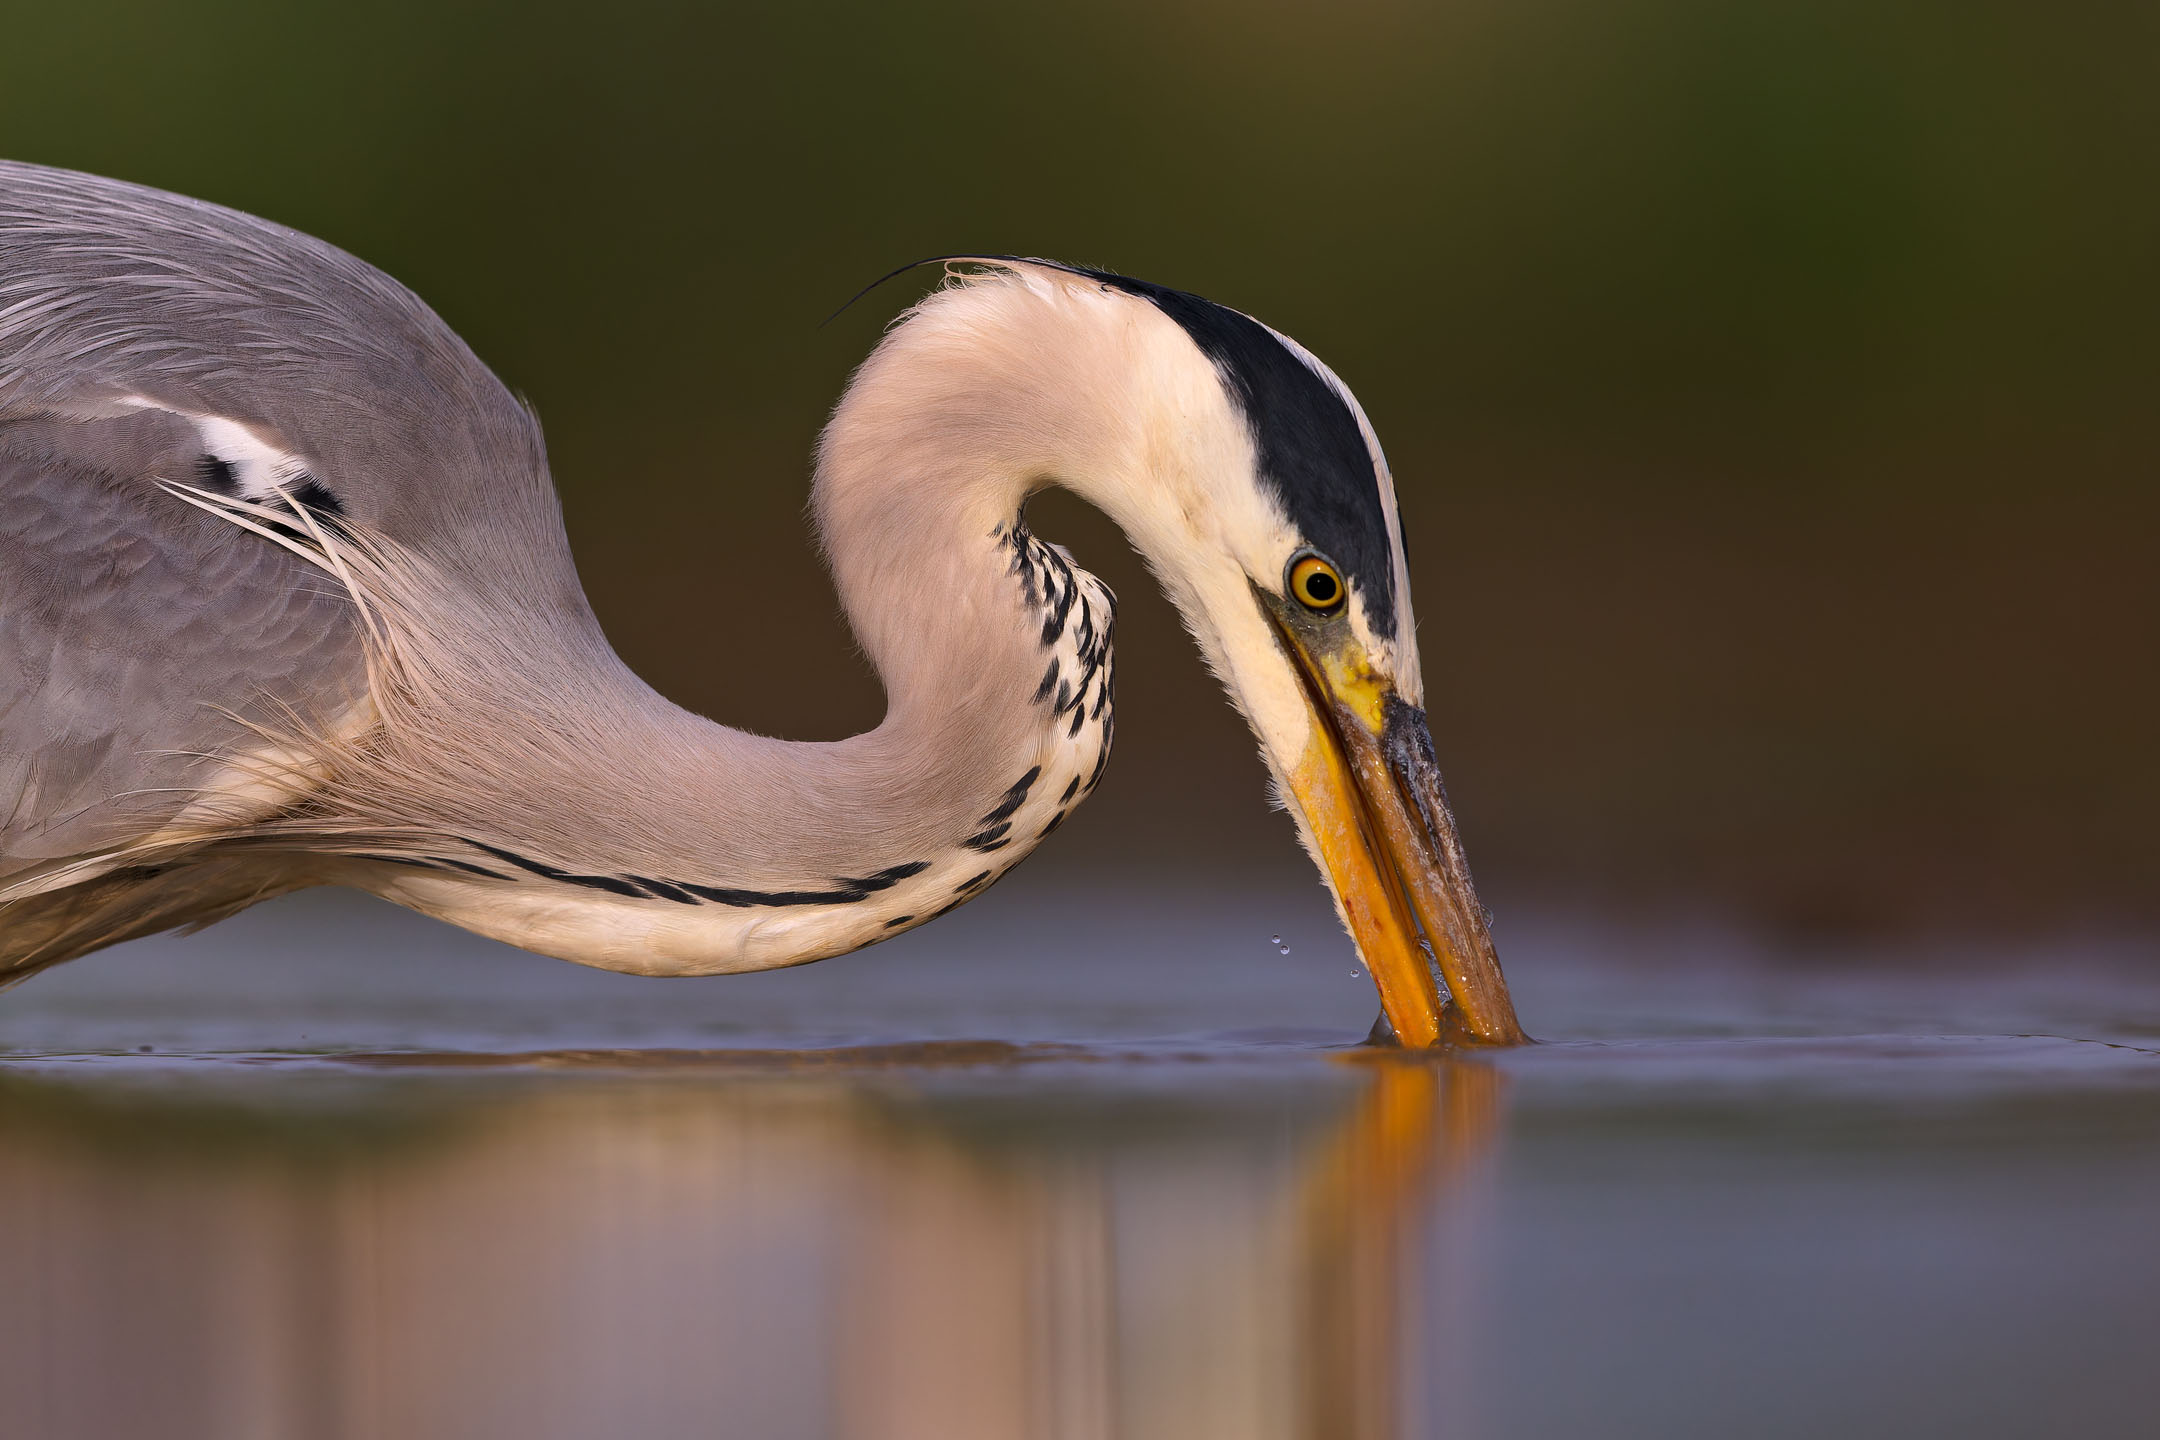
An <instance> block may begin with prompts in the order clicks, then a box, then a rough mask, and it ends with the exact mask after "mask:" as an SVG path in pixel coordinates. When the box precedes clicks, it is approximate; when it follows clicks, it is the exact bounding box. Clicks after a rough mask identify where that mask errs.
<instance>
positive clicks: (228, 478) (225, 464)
mask: <svg viewBox="0 0 2160 1440" xmlns="http://www.w3.org/2000/svg"><path fill="white" fill-rule="evenodd" d="M195 481H196V483H197V484H199V485H201V486H202V488H203V489H205V490H215V491H217V493H218V494H220V495H231V494H235V493H237V492H238V491H239V489H240V477H239V476H238V475H236V474H234V473H233V467H232V462H231V461H229V460H221V459H219V458H218V457H217V456H215V455H205V456H203V457H202V459H200V460H198V461H196V462H195ZM367 858H368V859H370V860H382V859H387V858H388V857H387V856H382V855H370V856H368V857H367Z"/></svg>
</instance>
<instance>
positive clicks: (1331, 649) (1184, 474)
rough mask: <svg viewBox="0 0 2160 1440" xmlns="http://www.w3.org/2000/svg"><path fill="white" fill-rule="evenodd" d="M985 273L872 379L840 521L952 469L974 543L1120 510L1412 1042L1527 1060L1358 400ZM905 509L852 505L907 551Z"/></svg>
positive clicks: (1108, 278)
mask: <svg viewBox="0 0 2160 1440" xmlns="http://www.w3.org/2000/svg"><path fill="white" fill-rule="evenodd" d="M975 263H977V264H979V265H982V266H984V267H986V268H985V269H983V270H980V271H976V272H972V273H969V274H961V275H956V276H955V277H954V278H955V280H956V281H957V282H958V283H957V284H956V285H955V286H953V287H949V288H947V289H945V290H942V291H940V292H938V293H937V294H934V295H933V296H932V297H931V298H930V299H928V300H926V301H924V302H923V303H922V304H921V305H919V306H918V307H917V308H916V309H915V310H914V311H913V312H912V313H911V315H910V316H909V317H908V318H907V320H906V321H905V322H904V323H903V324H902V325H900V326H897V327H896V328H895V329H894V330H893V331H892V332H890V333H889V334H888V336H887V339H886V341H885V343H884V344H883V345H881V346H880V348H879V352H878V354H877V355H875V356H873V357H872V359H871V361H870V362H869V363H868V364H867V365H866V366H865V368H864V371H863V372H862V373H861V376H860V377H859V378H858V383H857V386H856V387H855V389H854V390H853V391H852V392H851V394H850V397H849V398H848V399H847V400H846V401H844V402H843V404H842V408H841V411H840V414H839V415H838V416H836V419H835V422H834V425H833V426H832V427H831V428H830V429H829V430H828V432H827V440H826V450H825V452H824V454H825V456H826V459H827V460H828V461H831V460H834V459H835V458H840V457H844V456H845V455H846V454H847V453H848V452H849V449H850V447H854V448H861V449H863V450H864V451H865V452H866V454H867V453H871V452H874V454H875V461H874V463H871V462H868V461H866V462H865V463H861V464H832V465H828V466H827V474H826V478H824V479H821V487H822V488H821V495H822V496H823V497H824V500H823V503H825V504H826V505H828V506H832V507H835V508H837V506H839V505H840V504H842V503H844V501H845V498H846V496H847V494H848V493H849V492H848V491H846V490H845V489H844V488H843V477H844V476H846V475H850V474H860V475H861V476H864V477H870V476H873V475H876V474H880V473H886V472H890V471H893V470H895V469H897V470H899V471H901V472H903V473H906V472H908V471H911V470H913V469H916V468H918V467H920V468H925V469H928V468H934V467H936V466H937V465H939V464H945V465H947V466H953V465H957V466H958V467H959V468H960V469H961V470H962V471H963V472H964V473H965V474H968V475H979V476H982V477H985V484H984V486H983V487H982V488H981V489H980V490H979V491H978V490H977V489H975V488H971V487H970V486H968V485H965V484H963V485H961V486H959V487H958V493H962V494H966V495H977V494H979V495H980V496H981V497H982V498H981V503H982V504H983V505H984V506H985V507H987V508H986V510H985V512H984V516H983V517H981V518H980V519H978V521H977V522H975V523H981V520H982V519H987V518H988V516H989V514H990V513H992V512H995V511H998V510H999V507H1004V506H1009V505H1011V504H1013V503H1014V497H1013V495H1012V493H1011V492H1010V491H1009V490H1007V489H1005V488H1004V486H1006V485H1007V484H1012V485H1017V486H1018V487H1019V491H1020V497H1021V498H1022V499H1024V496H1025V493H1026V492H1027V491H1029V490H1032V489H1035V488H1039V487H1041V486H1046V485H1062V486H1064V487H1066V488H1069V489H1071V490H1073V491H1074V492H1076V493H1077V494H1079V495H1080V496H1081V497H1082V498H1083V499H1086V500H1088V501H1090V502H1092V503H1093V504H1095V505H1096V506H1097V507H1099V508H1100V509H1102V510H1103V511H1104V512H1105V513H1107V514H1108V515H1109V516H1110V518H1111V519H1113V520H1115V521H1116V522H1117V523H1118V524H1119V526H1120V527H1121V528H1122V529H1123V530H1124V531H1125V533H1126V535H1127V536H1128V537H1129V538H1130V539H1131V540H1132V542H1133V545H1134V547H1135V548H1136V549H1137V550H1138V551H1139V552H1140V553H1141V555H1142V556H1143V558H1145V559H1146V561H1147V562H1148V565H1149V568H1150V569H1151V570H1152V571H1153V572H1154V573H1155V575H1156V576H1157V578H1158V579H1159V580H1160V581H1161V582H1162V585H1163V588H1164V590H1165V591H1166V592H1167V593H1168V595H1169V597H1170V599H1171V600H1172V601H1173V602H1174V603H1175V604H1176V605H1177V606H1178V608H1179V610H1180V611H1181V612H1182V614H1183V616H1184V618H1185V621H1186V623H1187V625H1188V627H1189V628H1190V629H1191V630H1192V632H1193V634H1194V637H1195V638H1196V640H1197V641H1198V642H1199V645H1200V648H1201V651H1202V653H1203V654H1204V655H1205V656H1206V658H1207V660H1208V663H1209V664H1210V665H1211V666H1212V667H1213V668H1214V670H1215V671H1216V673H1217V674H1218V675H1219V676H1220V677H1221V678H1222V680H1223V682H1224V685H1225V687H1226V688H1227V689H1228V691H1229V692H1230V696H1231V699H1232V700H1233V702H1234V703H1235V704H1236V705H1237V706H1238V708H1239V709H1240V710H1241V711H1242V712H1243V713H1244V715H1245V717H1246V719H1247V720H1248V722H1249V723H1250V724H1251V725H1252V728H1253V730H1254V732H1255V734H1256V735H1257V736H1258V738H1259V741H1260V747H1261V751H1262V754H1263V757H1264V758H1265V759H1266V761H1267V764H1268V766H1269V768H1270V770H1271V771H1272V772H1273V775H1274V778H1275V781H1276V784H1277V787H1278V790H1279V791H1280V793H1281V795H1282V797H1283V800H1284V803H1285V805H1286V808H1288V809H1289V810H1290V812H1291V813H1292V815H1293V816H1294V817H1295V819H1296V820H1297V822H1298V828H1299V831H1300V834H1301V837H1302V838H1303V840H1304V842H1305V845H1306V848H1307V849H1308V850H1309V851H1310V852H1311V853H1312V855H1313V857H1314V859H1315V860H1316V861H1317V862H1318V864H1319V865H1320V867H1321V869H1322V870H1323V871H1324V872H1325V874H1326V876H1327V879H1328V883H1329V888H1330V889H1331V890H1332V891H1333V893H1334V896H1335V898H1336V901H1337V904H1338V907H1339V909H1340V911H1341V914H1342V918H1343V921H1344V924H1345V925H1346V926H1347V928H1348V929H1349V930H1350V932H1351V935H1352V937H1353V939H1354V940H1355V941H1356V942H1357V945H1358V949H1359V951H1360V953H1361V955H1362V956H1363V958H1364V960H1365V963H1366V965H1367V967H1368V968H1369V969H1370V970H1371V972H1372V975H1373V978H1374V980H1375V982H1376V983H1377V985H1378V987H1379V989H1380V994H1381V999H1382V1003H1383V1005H1384V1007H1385V1009H1386V1012H1387V1018H1388V1021H1389V1023H1390V1024H1391V1025H1392V1027H1393V1029H1394V1031H1395V1034H1396V1035H1397V1036H1398V1037H1399V1038H1400V1039H1401V1040H1402V1042H1403V1043H1405V1044H1407V1045H1412V1046H1423V1045H1429V1044H1432V1043H1434V1042H1435V1041H1436V1040H1438V1039H1440V1038H1443V1037H1444V1036H1447V1035H1449V1034H1450V1033H1452V1034H1453V1035H1454V1036H1455V1037H1457V1038H1467V1039H1480V1040H1486V1041H1494V1042H1513V1041H1517V1040H1520V1039H1522V1038H1523V1037H1522V1032H1521V1029H1520V1028H1519V1026H1518V1025H1517V1023H1516V1019H1515V1014H1514V1010H1513V1007H1512V1005H1511V1004H1510V1002H1509V999H1508V994H1507V987H1506V983H1505V981H1504V980H1503V979H1502V978H1501V974H1500V970H1499V966H1498V963H1497V961H1496V960H1495V959H1494V956H1493V949H1492V941H1491V937H1490V935H1489V932H1488V928H1487V922H1486V918H1485V912H1484V909H1483V907H1482V906H1481V905H1480V904H1479V903H1478V900H1477V896H1476V893H1475V891H1474V889H1473V888H1472V885H1471V881H1470V874H1469V870H1468V867H1467V865H1466V864H1465V863H1464V860H1463V853H1462V847H1461V844H1460V842H1459V841H1458V839H1457V837H1456V832H1455V823H1454V819H1453V817H1452V816H1451V815H1450V813H1449V809H1448V804H1447V799H1446V795H1445V793H1444V791H1443V790H1442V788H1441V784H1440V775H1439V770H1438V768H1437V766H1436V765H1435V763H1434V760H1433V748H1432V741H1431V737H1430V735H1429V733H1428V731H1427V727H1426V721H1425V711H1424V700H1425V685H1424V679H1423V677H1422V675H1421V673H1420V670H1419V665H1418V650H1417V642H1416V627H1415V623H1414V620H1413V618H1412V613H1411V603H1410V577H1409V570H1408V566H1407V564H1406V562H1405V559H1404V550H1403V536H1402V524H1401V520H1400V517H1399V515H1398V513H1397V510H1396V503H1395V488H1394V482H1393V480H1392V478H1391V477H1390V475H1389V472H1388V466H1387V461H1386V459H1385V457H1384V455H1383V454H1382V452H1381V448H1380V444H1379V441H1378V439H1377V438H1376V437H1375V436H1374V433H1373V430H1372V426H1371V425H1370V424H1369V423H1368V421H1367V420H1366V417H1365V414H1364V411H1363V410H1362V409H1361V408H1360V407H1359V405H1358V403H1357V401H1356V399H1355V398H1354V397H1353V396H1352V395H1351V394H1350V391H1349V390H1348V388H1347V387H1345V386H1344V385H1343V383H1342V382H1341V381H1340V380H1339V379H1337V378H1336V377H1335V375H1334V373H1333V372H1332V371H1330V370H1329V369H1328V368H1327V367H1326V366H1325V365H1323V364H1321V363H1320V361H1319V360H1318V359H1316V358H1315V357H1314V356H1313V355H1312V354H1311V353H1310V352H1308V351H1307V350H1305V349H1304V347H1302V346H1300V345H1299V344H1297V343H1296V342H1295V341H1293V340H1291V339H1289V338H1288V337H1287V336H1284V335H1282V334H1280V333H1278V332H1276V331H1274V330H1272V329H1270V328H1268V327H1267V326H1266V325H1263V324H1261V323H1260V322H1259V321H1257V320H1254V319H1252V318H1251V317H1250V316H1247V315H1244V314H1242V313H1240V312H1238V311H1236V310H1232V309H1229V308H1227V307H1225V306H1222V305H1217V304H1215V303H1213V302H1212V301H1208V300H1204V299H1202V298H1200V297H1199V296H1196V295H1190V294H1187V293H1185V292H1183V291H1178V290H1170V289H1166V288H1164V287H1162V286H1158V285H1150V284H1147V283H1145V282H1142V281H1138V280H1133V279H1130V278H1128V277H1125V276H1121V275H1115V274H1111V273H1108V272H1105V271H1097V270H1089V269H1083V268H1079V267H1074V266H1067V265H1060V264H1054V263H1051V262H1045V261H1033V260H1019V259H1015V258H1012V257H979V258H978V259H977V260H976V261H975ZM962 457H964V458H962ZM991 477H996V478H991ZM887 493H888V492H887V491H886V490H885V489H883V488H882V486H879V485H873V484H864V485H863V486H862V487H860V490H859V493H858V494H857V496H856V498H857V500H858V501H859V502H860V506H861V508H862V512H863V514H864V515H865V516H873V517H876V523H877V524H878V525H879V526H882V527H884V529H885V530H887V531H889V529H890V526H891V524H892V523H893V522H892V520H891V518H890V517H889V515H888V514H887V512H886V511H885V510H884V509H882V508H880V507H881V506H882V502H883V498H884V496H885V495H886V494H887ZM971 503H972V502H971ZM831 520H832V516H831V515H828V517H827V523H828V529H832V528H835V527H834V526H833V525H832V523H831ZM865 525H866V528H867V522H865ZM982 528H985V529H987V528H988V526H987V525H986V524H984V525H983V527H982ZM873 623H876V621H875V620H874V621H873ZM893 623H894V624H895V625H896V626H898V625H900V624H902V623H903V622H901V621H899V620H895V621H894V622H893ZM909 633H911V632H909V631H907V630H901V629H896V632H895V635H896V639H895V643H896V644H897V643H901V642H903V641H904V640H905V638H906V636H907V635H908V634H909ZM870 643H871V644H873V645H875V644H877V643H879V641H878V639H877V637H876V635H875V634H873V637H872V640H871V642H870ZM1421 936H1422V940H1421ZM1428 945H1429V946H1430V952H1431V953H1430V955H1428V953H1427V949H1426V947H1427V946H1428ZM1435 961H1437V963H1438V966H1439V970H1440V973H1441V974H1442V975H1443V976H1444V977H1445V978H1446V980H1447V984H1448V989H1449V991H1450V992H1451V994H1452V998H1453V1001H1454V1005H1453V1007H1452V1010H1444V1009H1443V1004H1442V999H1441V996H1440V992H1439V988H1438V986H1437V985H1436V983H1435V981H1434V978H1433V972H1432V966H1433V963H1434V962H1435Z"/></svg>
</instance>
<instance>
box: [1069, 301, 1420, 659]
mask: <svg viewBox="0 0 2160 1440" xmlns="http://www.w3.org/2000/svg"><path fill="white" fill-rule="evenodd" d="M1073 268H1074V270H1075V273H1078V274H1082V275H1086V276H1088V277H1090V278H1091V279H1095V280H1099V281H1101V282H1102V283H1103V284H1105V285H1109V286H1112V287H1114V288H1116V289H1119V290H1123V291H1124V292H1125V293H1127V294H1128V295H1137V296H1139V297H1140V298H1141V299H1144V300H1147V301H1149V302H1151V303H1152V304H1153V305H1154V306H1155V308H1156V309H1158V310H1160V311H1162V312H1163V314H1165V315H1167V316H1169V317H1170V318H1171V319H1172V320H1175V321H1176V322H1177V323H1178V326H1179V328H1181V329H1182V330H1184V332H1185V333H1186V334H1187V335H1190V336H1191V337H1192V340H1193V343H1194V344H1195V345H1198V346H1199V347H1200V353H1201V354H1203V355H1205V356H1207V357H1208V359H1209V360H1210V361H1211V362H1213V364H1214V366H1215V372H1216V373H1217V374H1218V375H1220V376H1222V381H1223V386H1224V388H1225V389H1226V390H1228V391H1229V392H1230V398H1231V401H1232V403H1233V404H1235V405H1236V406H1237V407H1238V409H1239V410H1240V411H1242V412H1243V413H1244V416H1245V420H1246V423H1247V424H1249V425H1251V426H1252V431H1253V439H1254V441H1255V443H1256V445H1257V446H1258V448H1259V451H1260V473H1261V476H1262V478H1263V479H1264V480H1266V481H1267V482H1268V484H1269V485H1270V486H1271V487H1272V488H1273V489H1274V491H1275V494H1276V497H1277V498H1278V499H1280V500H1281V501H1282V504H1283V509H1284V510H1285V511H1286V512H1288V514H1289V516H1290V523H1291V524H1293V525H1295V526H1296V527H1297V528H1298V533H1299V534H1301V535H1303V536H1304V537H1305V539H1307V540H1308V541H1310V542H1311V543H1312V544H1313V546H1314V547H1315V548H1317V549H1319V550H1320V551H1322V552H1323V553H1325V554H1326V555H1327V557H1328V558H1329V559H1330V560H1332V561H1334V562H1335V563H1336V564H1337V565H1338V566H1340V567H1342V570H1343V573H1344V574H1346V575H1348V576H1349V577H1350V578H1351V579H1352V580H1353V581H1355V582H1356V584H1357V588H1358V593H1359V594H1360V595H1362V596H1363V597H1364V599H1365V613H1366V615H1367V616H1368V617H1370V619H1371V620H1372V624H1373V628H1374V629H1375V630H1377V631H1378V632H1379V633H1381V634H1382V635H1391V634H1393V633H1394V631H1395V559H1394V556H1393V554H1392V553H1390V549H1389V544H1388V533H1387V511H1386V508H1385V507H1384V506H1383V505H1382V504H1381V501H1380V477H1379V475H1378V474H1377V473H1376V472H1375V471H1374V469H1373V460H1372V451H1371V449H1370V448H1369V447H1367V445H1366V444H1365V432H1364V431H1363V430H1361V429H1360V428H1359V427H1358V422H1357V415H1356V414H1355V413H1354V412H1352V410H1351V409H1350V406H1349V404H1348V403H1347V402H1345V401H1344V399H1343V397H1342V396H1341V395H1340V394H1338V393H1336V390H1335V387H1334V386H1332V385H1330V384H1328V383H1327V382H1326V381H1325V380H1323V379H1321V378H1320V377H1319V376H1318V375H1317V374H1315V373H1313V370H1312V367H1311V366H1309V365H1307V364H1306V363H1305V362H1304V361H1303V360H1301V359H1299V358H1298V357H1297V356H1296V355H1295V354H1293V353H1292V352H1291V350H1290V349H1289V347H1288V346H1286V345H1284V344H1283V343H1282V341H1280V340H1278V339H1277V338H1276V337H1275V335H1274V333H1273V332H1271V331H1270V330H1269V329H1268V328H1267V327H1266V326H1265V325H1262V324H1261V323H1260V322H1259V321H1257V320H1255V319H1253V318H1252V317H1251V316H1248V315H1242V314H1240V313H1238V312H1237V311H1235V310H1232V309H1229V308H1228V307H1226V306H1222V305H1217V304H1216V303H1215V302H1214V301H1212V300H1203V299H1202V298H1200V297H1199V296H1198V295H1188V294H1186V293H1185V292H1184V291H1182V290H1171V289H1167V288H1165V287H1163V286H1161V285H1150V284H1148V283H1147V282H1146V281H1144V280H1132V279H1128V278H1127V277H1125V276H1123V275H1114V274H1112V273H1110V272H1109V271H1107V270H1088V269H1082V268H1079V267H1073Z"/></svg>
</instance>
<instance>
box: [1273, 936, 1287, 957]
mask: <svg viewBox="0 0 2160 1440" xmlns="http://www.w3.org/2000/svg"><path fill="white" fill-rule="evenodd" d="M1275 944H1276V947H1277V948H1278V949H1280V950H1281V951H1282V953H1283V954H1285V955H1287V954H1289V953H1290V947H1289V946H1288V945H1285V944H1283V943H1282V942H1281V941H1280V940H1278V941H1276V942H1275Z"/></svg>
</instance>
